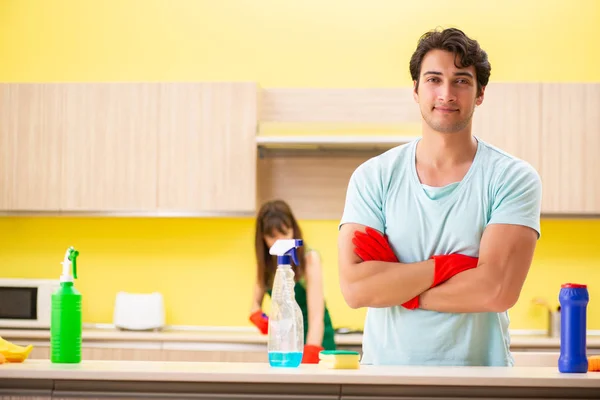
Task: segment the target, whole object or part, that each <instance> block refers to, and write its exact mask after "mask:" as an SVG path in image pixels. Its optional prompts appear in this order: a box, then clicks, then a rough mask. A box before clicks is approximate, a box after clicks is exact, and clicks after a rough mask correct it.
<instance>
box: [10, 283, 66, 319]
mask: <svg viewBox="0 0 600 400" xmlns="http://www.w3.org/2000/svg"><path fill="white" fill-rule="evenodd" d="M59 287H60V281H59V280H52V279H11V278H0V328H26V329H49V328H50V310H51V305H52V293H54V292H55V291H56V290H57V289H58V288H59Z"/></svg>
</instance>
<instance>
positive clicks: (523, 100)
mask: <svg viewBox="0 0 600 400" xmlns="http://www.w3.org/2000/svg"><path fill="white" fill-rule="evenodd" d="M540 94H541V84H539V83H490V84H489V85H488V86H487V88H486V90H485V96H484V100H483V103H482V105H481V106H479V107H477V108H475V114H474V116H473V134H474V135H475V136H477V137H479V138H480V139H481V140H483V141H485V142H487V143H489V144H492V145H494V146H496V147H498V148H500V149H501V150H504V151H505V152H507V153H509V154H511V155H513V156H515V157H518V158H520V159H522V160H525V161H527V162H528V163H529V164H531V165H532V166H533V168H535V169H536V170H537V171H539V170H540V167H541V160H540V158H541V157H540V115H541V101H540Z"/></svg>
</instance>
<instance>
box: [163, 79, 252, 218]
mask: <svg viewBox="0 0 600 400" xmlns="http://www.w3.org/2000/svg"><path fill="white" fill-rule="evenodd" d="M257 96H258V95H257V87H256V85H255V84H253V83H165V84H161V89H160V116H159V141H158V143H159V147H158V149H159V157H158V165H159V169H158V207H159V210H161V211H183V212H206V213H219V212H253V211H254V209H255V203H256V143H255V135H256V124H257Z"/></svg>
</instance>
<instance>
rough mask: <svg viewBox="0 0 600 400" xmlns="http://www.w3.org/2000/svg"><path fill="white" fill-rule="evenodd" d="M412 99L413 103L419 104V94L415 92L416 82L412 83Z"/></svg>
mask: <svg viewBox="0 0 600 400" xmlns="http://www.w3.org/2000/svg"><path fill="white" fill-rule="evenodd" d="M413 99H415V103H418V102H419V93H418V92H417V81H413Z"/></svg>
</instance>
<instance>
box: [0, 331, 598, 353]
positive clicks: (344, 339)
mask: <svg viewBox="0 0 600 400" xmlns="http://www.w3.org/2000/svg"><path fill="white" fill-rule="evenodd" d="M0 336H1V337H3V338H6V339H7V340H12V339H22V340H49V339H50V332H49V330H26V329H0ZM82 336H83V340H84V341H88V342H91V341H107V342H108V341H114V342H119V341H121V342H179V343H185V342H197V343H242V344H266V343H267V336H266V335H261V334H260V333H258V332H249V331H242V332H235V331H182V330H168V329H167V330H163V331H156V332H155V331H121V330H117V329H84V330H83V335H82ZM335 341H336V343H337V344H338V345H341V346H360V345H361V344H362V334H356V333H353V334H338V335H336V336H335ZM559 347H560V339H559V338H551V337H547V336H520V335H514V336H512V337H511V348H513V349H519V348H532V349H537V348H540V349H541V348H556V349H558V348H559ZM587 347H588V349H600V336H588V338H587Z"/></svg>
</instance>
